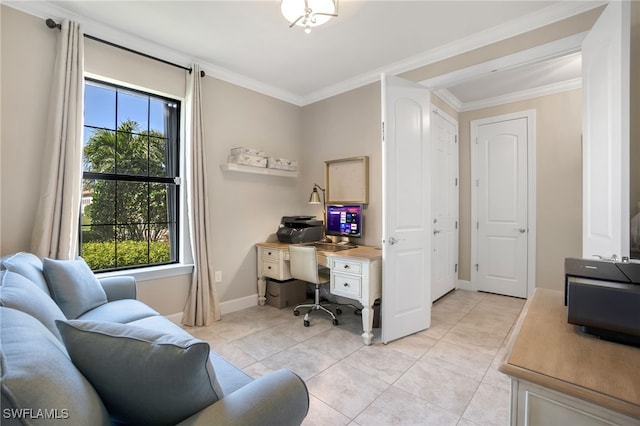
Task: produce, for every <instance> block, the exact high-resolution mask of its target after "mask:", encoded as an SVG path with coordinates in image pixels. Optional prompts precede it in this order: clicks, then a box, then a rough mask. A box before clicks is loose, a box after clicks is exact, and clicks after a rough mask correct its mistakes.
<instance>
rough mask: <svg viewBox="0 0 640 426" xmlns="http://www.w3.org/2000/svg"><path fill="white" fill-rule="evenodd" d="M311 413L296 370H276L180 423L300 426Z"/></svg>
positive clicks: (194, 425)
mask: <svg viewBox="0 0 640 426" xmlns="http://www.w3.org/2000/svg"><path fill="white" fill-rule="evenodd" d="M308 412H309V392H308V390H307V385H306V384H305V383H304V381H303V380H302V379H301V378H300V377H299V376H298V375H297V374H295V373H294V372H292V371H289V370H277V371H274V372H272V373H269V374H267V375H265V376H262V377H259V378H257V379H256V380H254V381H253V382H251V383H249V384H247V385H245V386H243V387H241V388H240V389H238V390H236V391H235V392H233V393H231V394H229V395H226V396H225V397H224V398H222V399H221V400H219V401H217V402H215V403H214V404H211V405H209V406H208V407H206V408H204V409H203V410H201V411H199V412H197V413H195V414H194V415H192V416H191V417H188V418H186V419H185V420H183V421H182V422H180V423H179V424H178V425H179V426H204V425H217V424H219V425H243V426H251V425H256V426H258V425H259V426H264V425H278V426H286V425H292V426H293V425H300V424H301V423H302V421H303V420H304V418H305V417H306V416H307V413H308Z"/></svg>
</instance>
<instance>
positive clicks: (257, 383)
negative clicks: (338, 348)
mask: <svg viewBox="0 0 640 426" xmlns="http://www.w3.org/2000/svg"><path fill="white" fill-rule="evenodd" d="M0 261H1V266H2V267H1V268H0V363H1V364H0V367H1V374H2V376H1V401H0V407H1V413H0V416H1V417H0V423H1V424H2V425H13V424H20V425H22V424H30V425H31V424H33V425H37V424H46V425H50V424H65V425H69V424H77V425H108V424H144V425H153V424H180V425H216V424H221V425H270V424H272V425H299V424H300V423H301V422H302V421H303V419H304V418H305V416H306V415H307V412H308V409H309V395H308V391H307V388H306V385H305V383H304V381H303V380H302V379H300V378H299V377H298V376H297V375H296V374H295V373H293V372H291V371H289V370H278V371H275V372H272V373H270V374H268V375H265V376H262V377H260V378H257V379H255V380H254V379H252V378H251V377H249V376H248V375H246V374H245V373H244V372H242V371H241V370H240V369H238V368H236V367H235V366H233V365H232V364H231V363H229V362H228V361H227V360H225V359H224V358H223V357H221V356H220V355H218V354H216V353H215V352H213V351H211V350H210V348H209V345H208V344H207V343H206V342H203V341H201V340H198V339H195V338H193V337H192V336H191V335H190V334H189V333H187V332H186V331H185V330H183V329H182V328H180V327H179V326H177V325H175V324H174V323H172V322H171V321H169V320H168V319H166V318H165V317H163V316H162V315H160V314H159V313H158V312H156V311H155V310H153V309H151V308H150V307H149V306H147V305H145V304H144V303H142V302H140V301H138V300H136V283H135V280H134V279H133V278H132V277H119V278H107V279H101V280H98V279H97V278H96V277H95V275H93V274H92V273H91V272H90V270H89V269H88V266H87V265H86V263H84V261H83V260H82V259H76V260H71V261H53V260H50V259H44V260H41V259H39V258H38V257H36V256H35V255H33V254H30V253H17V254H13V255H10V256H5V257H3V258H2V259H0Z"/></svg>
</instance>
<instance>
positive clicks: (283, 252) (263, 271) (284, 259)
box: [258, 246, 292, 305]
mask: <svg viewBox="0 0 640 426" xmlns="http://www.w3.org/2000/svg"><path fill="white" fill-rule="evenodd" d="M267 278H271V279H274V280H278V281H285V280H289V279H291V278H292V277H291V268H290V266H289V248H288V246H284V247H258V304H260V305H264V303H265V302H266V300H267V298H266V297H265V294H266V292H267V282H266V279H267Z"/></svg>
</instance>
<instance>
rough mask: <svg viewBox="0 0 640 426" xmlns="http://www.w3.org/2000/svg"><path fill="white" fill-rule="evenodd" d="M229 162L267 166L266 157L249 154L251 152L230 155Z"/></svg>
mask: <svg viewBox="0 0 640 426" xmlns="http://www.w3.org/2000/svg"><path fill="white" fill-rule="evenodd" d="M227 162H228V163H231V164H241V165H244V166H254V167H267V159H266V157H261V156H259V155H249V154H237V155H230V156H229V158H228V159H227Z"/></svg>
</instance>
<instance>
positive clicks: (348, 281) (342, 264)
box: [331, 259, 362, 300]
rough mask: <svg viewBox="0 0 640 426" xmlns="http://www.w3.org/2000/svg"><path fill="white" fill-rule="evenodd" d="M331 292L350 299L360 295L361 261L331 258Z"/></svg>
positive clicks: (357, 297)
mask: <svg viewBox="0 0 640 426" xmlns="http://www.w3.org/2000/svg"><path fill="white" fill-rule="evenodd" d="M331 294H335V295H336V296H343V297H347V298H350V299H358V300H359V299H360V297H361V296H362V262H357V261H353V260H344V259H332V260H331Z"/></svg>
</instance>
